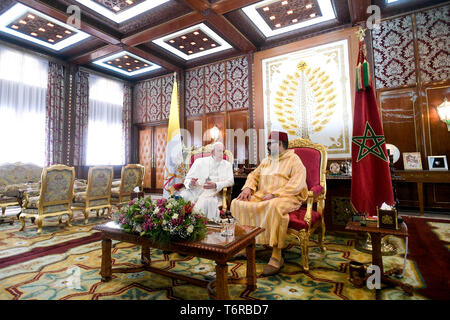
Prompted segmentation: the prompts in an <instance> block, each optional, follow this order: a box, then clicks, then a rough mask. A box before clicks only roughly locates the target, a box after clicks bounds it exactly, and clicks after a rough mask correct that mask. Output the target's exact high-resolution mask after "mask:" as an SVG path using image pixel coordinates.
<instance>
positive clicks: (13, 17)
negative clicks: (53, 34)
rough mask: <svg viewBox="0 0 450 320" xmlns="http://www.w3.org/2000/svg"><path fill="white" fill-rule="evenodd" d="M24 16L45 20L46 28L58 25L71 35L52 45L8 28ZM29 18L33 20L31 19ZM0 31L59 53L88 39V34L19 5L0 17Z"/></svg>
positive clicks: (24, 23)
mask: <svg viewBox="0 0 450 320" xmlns="http://www.w3.org/2000/svg"><path fill="white" fill-rule="evenodd" d="M24 16H27V17H28V18H29V19H35V18H36V17H39V18H42V19H44V20H46V22H45V24H46V25H47V26H52V27H54V26H55V25H58V26H60V27H62V28H64V29H65V30H70V31H71V32H72V33H73V34H72V35H71V36H70V37H67V38H66V39H63V40H62V41H58V42H57V43H54V42H53V43H52V42H51V41H47V40H46V38H45V39H40V38H36V36H31V35H30V34H28V33H23V32H21V31H20V29H18V28H17V29H16V28H12V27H9V26H11V24H12V23H14V22H15V21H17V20H19V19H21V17H24ZM31 16H32V17H33V18H31ZM19 23H20V24H23V25H26V24H27V22H26V21H25V20H20V21H19ZM14 25H16V24H14ZM0 31H1V32H4V33H7V34H10V35H12V36H14V37H18V38H21V39H23V40H27V41H30V42H33V43H35V44H38V45H40V46H43V47H46V48H49V49H52V50H55V51H60V50H62V49H64V48H67V47H69V46H71V45H73V44H74V43H77V42H80V41H82V40H85V39H87V38H89V37H90V35H89V34H87V33H85V32H83V31H81V30H77V29H76V28H74V27H72V26H70V25H68V24H66V23H63V22H61V21H58V20H56V19H54V18H52V17H50V16H48V15H46V14H43V13H40V12H39V11H37V10H34V9H32V8H29V7H27V6H25V5H23V4H21V3H16V4H15V5H14V6H12V7H11V8H10V9H8V10H7V11H5V12H3V14H2V15H0Z"/></svg>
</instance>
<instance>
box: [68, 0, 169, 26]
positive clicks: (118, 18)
mask: <svg viewBox="0 0 450 320" xmlns="http://www.w3.org/2000/svg"><path fill="white" fill-rule="evenodd" d="M76 1H77V2H78V3H81V4H82V5H84V6H86V7H88V8H89V9H92V10H93V11H95V12H96V13H98V14H101V15H102V16H104V17H106V18H108V19H110V20H112V21H114V22H116V23H122V22H124V21H126V20H129V19H131V18H134V17H136V16H137V15H140V14H141V13H143V12H146V11H149V10H151V9H153V8H155V7H157V6H160V5H162V4H163V3H166V2H168V1H169V0H146V1H144V2H141V3H139V4H136V5H134V6H133V7H128V8H127V9H126V10H120V7H118V6H116V7H117V8H118V9H119V10H116V9H115V8H116V7H114V11H116V12H115V13H114V12H112V11H111V10H109V9H107V8H105V7H104V6H102V5H100V4H98V3H97V1H95V0H76ZM126 2H127V4H129V5H132V4H134V2H133V1H131V0H129V1H126Z"/></svg>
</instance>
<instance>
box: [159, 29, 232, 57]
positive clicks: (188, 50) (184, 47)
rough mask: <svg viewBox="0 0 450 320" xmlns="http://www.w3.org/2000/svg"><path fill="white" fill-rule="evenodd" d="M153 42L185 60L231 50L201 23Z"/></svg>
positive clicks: (226, 43)
mask: <svg viewBox="0 0 450 320" xmlns="http://www.w3.org/2000/svg"><path fill="white" fill-rule="evenodd" d="M153 42H154V43H155V44H157V45H159V46H161V47H163V48H164V49H166V50H168V51H170V52H172V53H173V54H175V55H177V56H179V57H181V58H183V59H185V60H191V59H195V58H198V57H202V56H206V55H209V54H212V53H215V52H219V51H223V50H227V49H230V48H232V46H231V45H230V44H229V43H228V42H226V41H225V40H224V39H222V38H221V37H219V35H217V33H215V32H214V31H212V30H211V29H210V28H208V27H207V26H206V25H205V24H203V23H200V24H198V25H195V26H193V27H190V28H188V29H184V30H181V31H179V32H176V33H172V34H169V35H167V36H164V37H162V38H159V39H156V40H153Z"/></svg>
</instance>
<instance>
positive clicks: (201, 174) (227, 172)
mask: <svg viewBox="0 0 450 320" xmlns="http://www.w3.org/2000/svg"><path fill="white" fill-rule="evenodd" d="M193 178H197V179H198V181H197V183H198V184H199V185H200V186H199V187H195V188H190V187H189V184H190V183H191V180H192V179H193ZM208 178H209V180H210V181H212V182H215V183H216V186H217V187H216V189H203V184H204V183H205V182H206V181H207V179H208ZM233 184H234V177H233V168H232V166H231V163H230V162H228V161H227V160H221V161H216V160H214V158H213V157H212V156H210V157H205V158H198V159H197V160H195V162H194V164H193V165H192V167H191V168H190V169H189V172H188V174H187V175H186V178H185V180H184V186H185V187H186V189H183V190H182V191H181V193H180V195H181V196H182V197H183V199H185V200H186V201H191V202H192V203H195V207H194V208H195V209H198V210H200V211H201V212H203V213H204V215H205V216H206V217H207V218H208V220H216V219H217V218H219V209H218V207H219V206H220V205H221V204H222V197H221V193H220V192H221V191H222V189H223V188H225V187H231V186H232V185H233Z"/></svg>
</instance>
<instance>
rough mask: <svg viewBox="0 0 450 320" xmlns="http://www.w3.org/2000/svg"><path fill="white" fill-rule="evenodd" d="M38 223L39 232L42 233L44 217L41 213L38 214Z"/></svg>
mask: <svg viewBox="0 0 450 320" xmlns="http://www.w3.org/2000/svg"><path fill="white" fill-rule="evenodd" d="M36 224H37V227H38V231H37V233H38V234H41V232H42V217H41V215H38V217H37V218H36Z"/></svg>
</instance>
